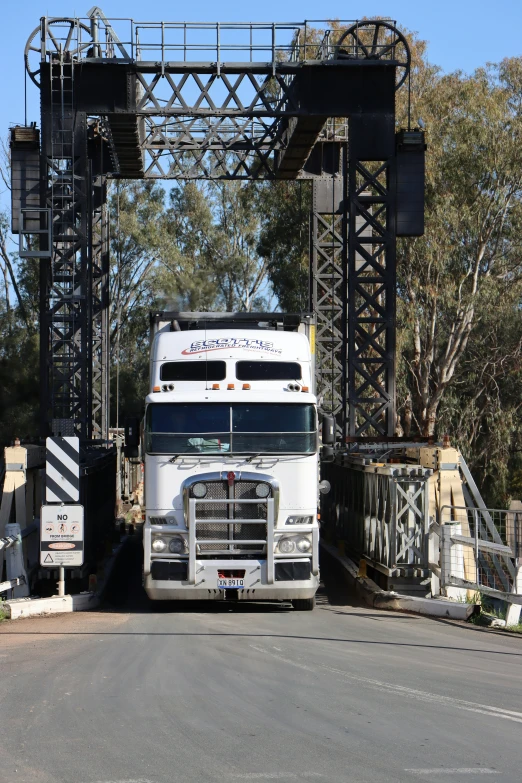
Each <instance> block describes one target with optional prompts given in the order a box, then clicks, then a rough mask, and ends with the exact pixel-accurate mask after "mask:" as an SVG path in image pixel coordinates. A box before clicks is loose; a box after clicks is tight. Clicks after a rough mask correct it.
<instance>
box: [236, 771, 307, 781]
mask: <svg viewBox="0 0 522 783" xmlns="http://www.w3.org/2000/svg"><path fill="white" fill-rule="evenodd" d="M229 777H231V778H238V779H240V780H286V779H288V778H299V779H301V778H322V777H323V776H322V775H321V773H320V772H300V773H296V772H231V773H230V774H229Z"/></svg>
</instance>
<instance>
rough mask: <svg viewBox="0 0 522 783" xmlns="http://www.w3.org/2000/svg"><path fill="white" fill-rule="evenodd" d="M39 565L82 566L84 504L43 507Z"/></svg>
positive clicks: (54, 566) (53, 566)
mask: <svg viewBox="0 0 522 783" xmlns="http://www.w3.org/2000/svg"><path fill="white" fill-rule="evenodd" d="M40 565H43V566H48V567H49V568H57V567H59V566H65V567H66V568H75V567H76V566H81V565H83V506H77V505H75V506H60V505H53V506H42V513H41V525H40Z"/></svg>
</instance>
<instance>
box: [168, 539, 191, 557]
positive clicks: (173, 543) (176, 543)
mask: <svg viewBox="0 0 522 783" xmlns="http://www.w3.org/2000/svg"><path fill="white" fill-rule="evenodd" d="M186 549H187V542H186V541H185V539H184V538H183V537H182V536H174V538H171V539H170V541H169V552H172V554H173V555H182V554H183V553H184V552H185V551H186Z"/></svg>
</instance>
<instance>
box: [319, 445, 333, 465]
mask: <svg viewBox="0 0 522 783" xmlns="http://www.w3.org/2000/svg"><path fill="white" fill-rule="evenodd" d="M333 460H334V450H333V448H332V446H322V447H321V462H333Z"/></svg>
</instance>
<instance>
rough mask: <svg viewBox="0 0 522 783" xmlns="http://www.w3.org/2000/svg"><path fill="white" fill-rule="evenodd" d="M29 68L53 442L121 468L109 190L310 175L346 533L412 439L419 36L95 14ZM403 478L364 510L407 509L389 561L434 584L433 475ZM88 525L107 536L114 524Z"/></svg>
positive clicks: (373, 25)
mask: <svg viewBox="0 0 522 783" xmlns="http://www.w3.org/2000/svg"><path fill="white" fill-rule="evenodd" d="M318 28H321V32H320V34H318ZM25 62H26V68H27V74H28V76H29V77H30V79H31V80H32V82H34V84H35V85H37V86H38V88H39V90H40V96H41V122H40V129H39V130H38V129H37V128H36V126H34V125H33V126H28V127H16V128H12V129H11V153H12V171H13V190H12V193H13V231H15V232H17V233H19V236H20V248H21V254H22V255H24V256H33V257H35V258H38V259H39V260H40V282H41V293H40V322H41V435H42V436H48V435H63V436H65V435H73V434H77V435H78V436H79V438H80V442H81V444H82V447H83V453H84V455H86V456H85V459H86V460H87V463H88V464H91V468H92V471H94V472H95V465H96V464H101V465H102V466H103V465H105V467H104V468H103V470H102V469H100V470H101V472H102V473H103V471H105V473H109V474H110V471H113V470H114V463H113V462H111V460H112V457H111V456H110V455H111V453H112V452H111V450H110V449H108V431H109V414H108V410H109V234H108V214H107V183H108V180H109V179H131V178H145V179H178V180H186V179H224V180H278V179H285V180H295V179H300V180H303V179H304V180H311V181H312V187H313V212H312V219H311V245H310V247H311V259H310V281H311V282H310V310H311V311H312V312H313V313H314V314H315V316H316V320H317V332H316V365H317V380H318V396H319V397H320V398H321V400H322V408H323V411H324V412H328V413H332V414H333V415H334V416H335V418H336V422H337V430H338V437H339V445H340V446H341V448H339V449H338V450H337V452H336V454H337V456H336V462H335V464H334V465H331V466H330V467H327V466H325V474H326V473H328V475H330V476H331V478H332V479H335V482H336V485H338V487H334V492H333V493H332V498H334V500H333V501H332V500H331V501H330V505H332V502H333V503H334V506H335V507H336V508H337V512H336V515H334V516H335V519H334V518H333V517H332V521H331V524H332V526H333V527H332V531H333V534H334V535H337V536H338V537H339V536H340V537H341V538H343V537H344V538H347V536H346V535H345V534H343V532H342V530H340V529H339V525H340V524H341V522H342V520H341V521H340V515H339V507H340V506H339V504H340V503H341V500H340V499H339V498H340V496H339V492H341V489H342V488H343V487H345V486H348V485H350V486H352V485H353V486H355V484H357V481H355V484H354V478H353V475H355V474H354V470H355V469H357V471H359V472H360V471H361V470H362V471H363V474H364V473H365V470H366V468H365V463H366V462H368V460H366V459H363V458H362V457H361V456H360V455H361V452H362V451H364V453H366V452H368V451H370V452H371V451H372V449H373V450H374V451H375V449H377V451H379V449H380V451H382V449H383V448H385V447H386V448H388V447H390V439H392V440H393V436H394V432H395V418H396V414H395V330H396V316H395V298H396V238H397V237H398V236H417V235H420V234H422V233H423V214H424V150H425V143H424V135H423V133H422V131H421V130H419V129H412V128H411V127H407V128H405V129H402V130H397V128H396V118H395V97H396V92H397V90H398V89H399V88H401V87H403V86H404V87H403V89H408V85H409V71H410V52H409V49H408V45H407V41H406V39H405V38H404V36H403V34H402V33H401V32H400V30H399V29H398V28H397V26H396V24H395V23H393V22H391V21H387V20H380V19H379V20H369V21H362V22H357V21H353V22H340V23H339V24H338V25H337V24H336V26H335V27H332V26H331V25H330V24H328V23H326V22H314V23H313V24H311V23H309V22H308V23H307V22H304V23H298V24H293V23H292V24H290V23H288V24H286V23H285V24H266V23H265V24H257V23H188V22H187V23H181V22H136V21H134V20H129V19H118V20H109V19H107V18H106V17H105V15H104V13H103V12H102V10H101V9H100V8H98V7H94V8H92V9H91V10H90V11H89V12H88V13H87V16H86V18H84V19H80V18H70V19H63V18H59V19H58V18H53V17H42V19H41V20H40V23H39V25H38V26H37V27H36V29H35V30H34V32H33V33H32V34H31V35H30V36H29V40H28V42H27V46H26V50H25ZM369 444H370V445H369ZM397 445H398V444H392V446H393V448H397ZM403 445H404V444H402V445H401V448H402V446H403ZM348 447H349V448H348ZM354 449H355V452H356V455H355V456H353V454H352V452H353V450H354ZM365 450H366V451H365ZM372 453H373V452H372ZM379 453H380V452H379ZM389 453H391V452H389ZM401 453H402V452H401ZM351 454H352V456H350V455H351ZM104 455H105V456H104ZM107 455H108V456H107ZM357 455H358V456H357ZM89 459H90V460H91V462H90V463H89ZM103 460H105V462H103ZM382 470H384V471H385V470H386V467H383V468H382ZM332 471H333V472H332ZM366 472H367V473H369V472H368V471H366ZM370 472H373V474H375V471H370ZM389 472H390V471H389ZM392 473H393V472H392ZM392 473H390V476H388V479H389V480H388V479H383V481H384V483H382V482H381V483H380V484H375V482H374V484H375V486H374V484H371V487H370V484H369V483H368V481H367V480H366V479H364V480H363V482H362V484H360V486H359V484H357V486H358V487H359V490H360V491H359V490H358V491H359V495H360V498H359V501H357V502H358V503H359V505H360V504H362V503H363V500H364V497H365V493H368V492H370V494H371V493H373V494H374V495H375V499H376V502H377V504H380V505H381V506H382V507H383V508H384V509H385V512H384V516H383V521H382V523H381V528H382V532H383V534H384V533H385V530H384V526H385V525H386V524H388V523H389V522H390V520H392V517H393V515H394V514H395V517H396V518H395V527H396V529H397V525H398V526H399V528H400V524H401V523H400V520H402V522H404V521H405V520H406V518H408V519H410V521H411V525H410V527H407V526H406V527H405V528H404V531H403V533H401V535H400V536H399V539H400V541H402V544H401V546H399V547H398V548H397V546H398V545H397V546H395V550H394V551H393V552H392V551H391V550H389V546H390V545H389V543H388V544H387V545H386V546H387V547H388V549H387V550H386V553H380V554H379V555H378V556H377V555H376V558H374V559H375V562H376V563H377V564H378V562H381V563H382V562H385V565H384V566H383V568H384V569H385V570H384V572H383V573H385V574H388V576H389V575H390V574H393V573H395V571H396V568H395V566H396V565H397V562H399V561H400V558H401V557H402V560H403V561H404V563H405V564H406V566H407V569H408V568H409V571H408V570H407V572H406V571H405V572H404V574H403V575H404V576H405V578H406V579H408V578H409V579H420V578H421V577H423V576H426V573H425V569H426V566H427V561H426V547H425V542H424V532H425V531H424V528H425V526H426V523H427V506H426V502H425V496H426V493H425V484H426V480H427V475H428V473H429V471H425V470H423V469H421V468H418V469H417V468H415V470H414V471H413V472H412V469H411V468H410V467H408V466H406V467H405V468H404V470H403V479H404V481H403V480H402V479H401V480H400V481H403V484H404V487H403V493H402V495H403V497H402V496H400V495H398V493H397V490H396V489H395V490H393V491H392V490H391V489H390V488H393V487H396V483H395V484H393V482H392V478H391V476H392ZM349 474H350V475H349ZM352 474H353V475H352ZM112 475H114V474H112ZM357 475H358V474H357ZM393 475H395V474H393ZM350 476H351V478H350ZM356 478H357V476H356ZM370 478H371V477H370ZM110 480H111V481H113V479H112V478H111V479H110ZM357 480H358V479H357ZM350 482H351V484H350ZM359 483H360V482H359ZM399 484H400V482H399ZM342 491H343V492H344V489H342ZM390 492H391V494H390ZM394 493H395V494H394ZM88 494H89V497H87V496H84V503H85V504H86V505H87V506H88V505H89V504H91V506H92V504H93V503H95V502H96V501H95V499H94V498H93V493H92V492H89V493H88ZM343 497H344V496H343ZM401 498H402V499H401ZM342 503H344V504H345V505H346V501H345V500H343V501H342ZM386 504H388V505H386ZM390 504H391V505H390ZM401 504H402V505H401ZM403 507H405V508H406V511H407V513H406V514H404V513H403V514H402V516H401V515H400V514H399V512H400V508H403ZM343 508H344V506H343ZM386 509H387V510H386ZM419 509H421V510H420V511H419ZM397 514H399V517H397ZM89 516H91V517H92V522H91V527H92V528H93V529H94V527H93V526H95V524H96V523H95V521H94V517H96V518H97V519H99V516H100V515H99V514H98V513H97V512H96V513H95V512H94V511H93V512H92V514H91V515H89V509H88V508H87V518H86V522H87V524H89ZM341 516H342V515H341ZM356 516H357V515H356ZM392 521H393V520H392ZM408 524H409V523H408ZM396 532H397V530H396ZM361 535H362V534H361ZM386 535H388V534H387V533H386ZM93 536H94V537H95V532H93ZM401 536H402V538H401ZM348 538H350V539H353V540H354V541H355V542H356V541H358V540H359V539H360V538H361V537H360V536H358V534H357V536H355V538H354V537H353V535H352V536H348ZM388 539H389V536H388ZM399 539H397V540H399ZM361 540H362V539H361ZM426 540H427V539H426ZM354 547H355V549H357V547H359V554H360V553H361V551H362V550H361V546H360V545H358V544H357V543H355V544H354ZM401 547H402V549H401ZM363 548H364V547H363ZM385 549H386V547H385ZM398 553H399V555H400V557H399V561H397V556H398ZM355 554H357V552H355ZM396 561H397V562H396ZM410 566H411V568H410ZM414 567H415V573H414ZM394 568H395V571H394ZM423 569H424V570H423ZM417 571H418V573H417Z"/></svg>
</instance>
